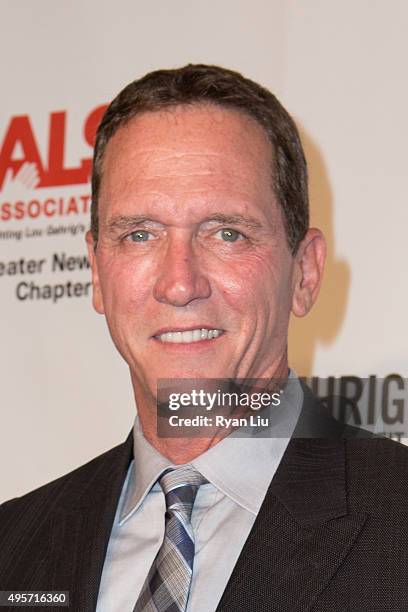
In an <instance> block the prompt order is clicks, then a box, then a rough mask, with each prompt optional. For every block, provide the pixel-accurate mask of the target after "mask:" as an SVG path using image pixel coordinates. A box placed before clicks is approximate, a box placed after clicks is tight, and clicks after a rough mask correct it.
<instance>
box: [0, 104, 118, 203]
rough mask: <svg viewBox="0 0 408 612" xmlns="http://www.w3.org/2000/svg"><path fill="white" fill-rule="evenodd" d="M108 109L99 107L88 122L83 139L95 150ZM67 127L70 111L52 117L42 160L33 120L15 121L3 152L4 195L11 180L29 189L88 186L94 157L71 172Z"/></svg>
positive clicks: (0, 179)
mask: <svg viewBox="0 0 408 612" xmlns="http://www.w3.org/2000/svg"><path fill="white" fill-rule="evenodd" d="M106 108H107V106H106V105H101V106H98V107H97V108H95V109H93V110H92V111H91V112H90V113H89V115H88V116H87V117H86V119H85V121H84V127H83V137H84V139H85V142H86V143H87V144H88V145H89V146H90V147H91V148H93V146H94V143H95V135H96V130H97V128H98V125H99V123H100V120H101V118H102V115H103V113H104V112H105V110H106ZM66 126H67V113H66V111H58V112H52V113H50V117H49V129H48V147H47V154H46V158H45V159H42V158H41V155H40V152H39V148H38V145H37V140H36V136H35V132H34V130H33V127H32V124H31V121H30V118H29V116H28V115H20V116H18V117H12V118H11V120H10V123H9V125H8V126H7V128H6V132H5V136H4V139H3V142H2V144H1V148H0V191H1V190H2V189H3V187H6V185H5V183H7V182H8V180H12V181H15V180H17V181H18V182H19V183H21V184H23V185H24V186H25V187H27V188H29V189H30V188H31V189H33V188H39V187H61V186H64V185H81V184H84V183H87V182H88V180H89V177H90V173H91V164H92V156H91V155H90V156H89V157H86V158H83V159H81V160H80V161H79V163H78V165H77V166H76V167H71V168H67V167H66V165H65V159H64V152H65V141H66V138H67V137H68V136H67V128H66ZM21 153H22V154H21ZM6 177H7V180H5V179H6Z"/></svg>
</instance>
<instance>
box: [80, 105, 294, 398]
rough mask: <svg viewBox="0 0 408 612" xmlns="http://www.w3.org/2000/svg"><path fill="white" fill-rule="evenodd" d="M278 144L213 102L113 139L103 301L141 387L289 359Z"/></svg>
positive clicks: (105, 199) (162, 116)
mask: <svg viewBox="0 0 408 612" xmlns="http://www.w3.org/2000/svg"><path fill="white" fill-rule="evenodd" d="M271 149H272V147H271V145H270V143H269V141H268V140H267V137H266V135H265V133H264V132H263V130H262V128H261V127H260V126H258V125H257V124H256V122H254V121H253V120H252V119H250V118H249V117H247V116H245V115H243V114H240V113H238V112H235V111H231V110H226V109H223V108H220V107H217V106H211V105H199V106H194V107H178V108H173V109H169V110H166V111H163V112H155V113H146V114H144V115H141V116H139V117H136V118H134V119H133V120H131V121H130V122H129V123H128V124H127V125H125V126H123V127H121V128H120V129H119V130H118V131H117V132H116V134H115V135H114V136H113V137H112V138H111V140H110V141H109V143H108V145H107V148H106V154H105V159H104V167H103V178H102V184H101V189H100V196H99V218H100V226H99V227H100V230H99V232H100V233H99V240H98V244H97V248H96V251H95V253H93V249H92V244H91V242H92V241H91V239H90V238H89V239H88V241H89V243H90V256H91V260H92V265H93V280H94V306H95V308H96V310H97V311H98V312H100V313H104V314H105V315H106V319H107V322H108V325H109V329H110V333H111V335H112V338H113V340H114V342H115V345H116V347H117V348H118V350H119V352H120V353H121V354H122V356H123V357H124V359H125V360H126V361H127V363H128V364H129V366H130V370H131V374H132V380H133V383H134V386H135V387H136V388H137V389H139V390H141V391H142V392H144V393H146V392H150V393H151V394H152V395H153V397H154V396H155V394H156V383H157V379H159V378H184V377H192V378H193V377H200V378H224V377H233V378H246V377H259V378H260V377H267V376H272V375H273V374H274V373H275V370H276V368H277V367H278V365H279V363H281V362H282V360H285V359H286V338H287V327H288V319H289V313H290V309H291V305H292V296H293V291H294V282H295V281H294V277H295V276H296V275H295V274H294V270H295V263H294V258H293V256H292V255H291V253H290V251H289V248H288V245H287V240H286V236H285V231H284V226H283V220H282V212H281V209H280V207H279V205H278V203H277V200H276V197H275V195H274V193H273V189H272V172H271V168H272V150H271ZM201 330H206V331H201ZM211 330H216V332H215V333H214V332H212V331H211ZM211 336H213V337H212V338H211Z"/></svg>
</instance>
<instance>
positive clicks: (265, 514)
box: [217, 394, 366, 612]
mask: <svg viewBox="0 0 408 612" xmlns="http://www.w3.org/2000/svg"><path fill="white" fill-rule="evenodd" d="M303 408H304V409H303V412H302V415H301V417H300V419H299V423H298V426H297V428H296V430H295V434H296V435H300V432H302V433H305V432H306V431H307V432H308V435H309V436H311V437H310V438H308V439H305V438H299V439H296V438H295V437H294V438H292V439H291V441H290V443H289V445H288V448H287V449H286V452H285V454H284V456H283V458H282V461H281V463H280V465H279V468H278V470H277V472H276V474H275V476H274V478H273V479H272V482H271V484H270V487H269V489H268V492H267V494H266V496H265V499H264V502H263V504H262V506H261V509H260V511H259V514H258V516H257V518H256V521H255V523H254V526H253V528H252V530H251V532H250V534H249V536H248V539H247V541H246V543H245V546H244V548H243V550H242V551H241V554H240V557H239V559H238V562H237V564H236V566H235V568H234V570H233V573H232V575H231V578H230V581H229V582H228V584H227V587H226V589H225V591H224V594H223V597H222V599H221V601H220V603H219V606H218V608H217V611H218V612H222V611H223V612H226V611H231V612H240V611H242V612H243V611H244V610H245V611H247V610H257V612H263V611H265V612H275V611H276V612H307V611H309V610H311V609H312V606H313V604H314V602H315V601H316V599H317V598H318V596H319V594H320V593H321V592H322V591H323V590H324V589H325V587H326V586H327V584H328V583H329V581H330V580H331V578H332V577H333V576H334V575H335V573H336V571H337V569H338V567H339V566H340V564H341V563H342V561H343V560H344V559H345V558H346V556H347V554H348V553H349V551H350V550H351V548H352V546H353V543H354V542H355V540H356V538H357V536H358V534H359V533H360V531H361V529H362V527H363V525H364V522H365V520H366V515H364V514H350V513H349V512H348V508H347V498H346V469H345V444H346V442H345V440H344V439H342V437H341V435H342V433H343V427H342V426H338V425H337V424H336V423H335V422H333V421H332V420H331V419H328V420H327V417H326V415H323V416H324V419H326V420H327V422H326V423H325V424H323V425H322V421H321V420H320V419H317V420H316V418H315V417H316V413H313V410H312V405H311V397H310V396H309V394H306V395H305V403H304V407H303ZM317 410H318V408H317ZM314 421H315V422H314ZM325 433H326V434H327V437H325ZM314 436H316V437H314ZM319 438H320V439H319Z"/></svg>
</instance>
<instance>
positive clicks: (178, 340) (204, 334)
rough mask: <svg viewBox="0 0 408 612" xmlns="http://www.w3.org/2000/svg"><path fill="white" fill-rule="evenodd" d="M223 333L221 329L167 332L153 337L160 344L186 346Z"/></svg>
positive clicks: (211, 338)
mask: <svg viewBox="0 0 408 612" xmlns="http://www.w3.org/2000/svg"><path fill="white" fill-rule="evenodd" d="M222 333H223V330H222V329H204V328H201V329H189V330H188V331H169V332H166V333H164V334H160V335H158V336H154V337H155V338H156V339H157V340H160V342H172V343H174V344H188V343H190V342H201V341H202V340H213V339H215V338H218V336H220V335H221V334H222Z"/></svg>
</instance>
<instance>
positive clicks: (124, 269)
mask: <svg viewBox="0 0 408 612" xmlns="http://www.w3.org/2000/svg"><path fill="white" fill-rule="evenodd" d="M149 279H151V275H150V274H149V272H148V269H147V266H146V265H143V263H141V262H135V261H132V260H130V259H123V258H120V259H119V258H118V259H116V260H113V261H112V260H110V263H109V265H106V266H103V274H102V275H100V283H101V291H102V296H103V303H104V307H105V311H106V314H107V316H108V317H110V318H111V319H112V318H118V317H121V316H122V315H130V314H131V315H132V316H133V317H134V316H137V315H138V314H140V316H143V313H142V312H141V310H142V309H143V305H144V304H146V300H147V296H148V295H149V293H151V286H150V284H149Z"/></svg>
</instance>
